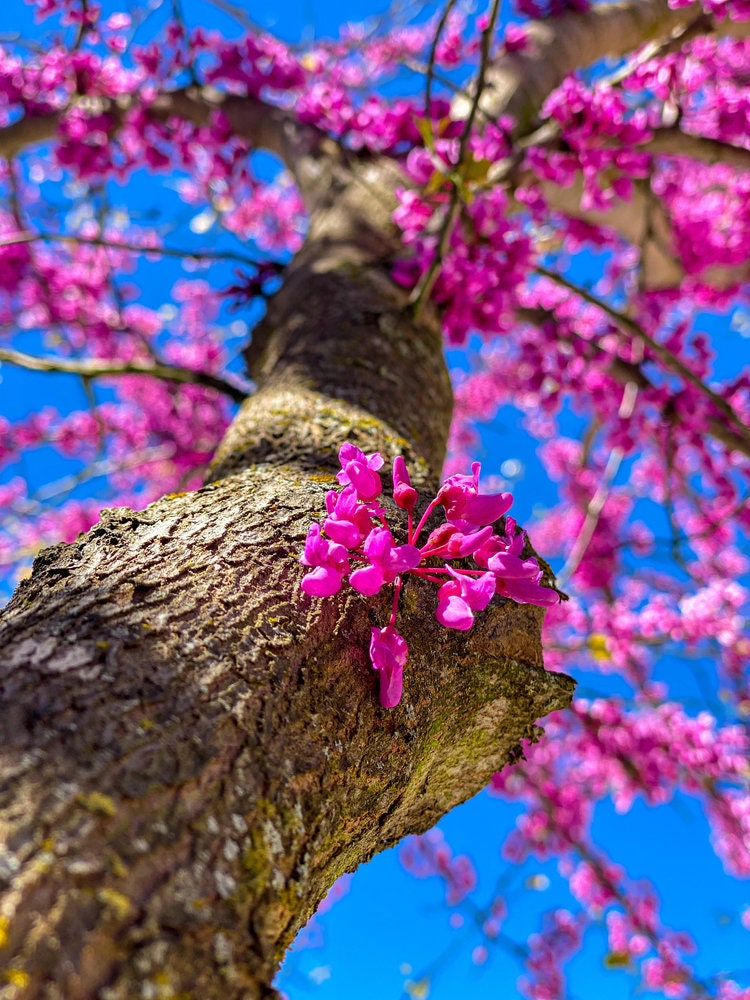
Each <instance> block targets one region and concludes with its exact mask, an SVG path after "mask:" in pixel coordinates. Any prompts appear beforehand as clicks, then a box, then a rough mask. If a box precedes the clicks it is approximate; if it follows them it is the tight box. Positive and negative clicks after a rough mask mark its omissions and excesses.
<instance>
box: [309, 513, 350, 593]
mask: <svg viewBox="0 0 750 1000" xmlns="http://www.w3.org/2000/svg"><path fill="white" fill-rule="evenodd" d="M300 562H301V563H302V565H303V566H312V567H314V568H313V570H312V572H311V573H308V574H307V575H306V576H304V577H303V578H302V582H301V584H300V587H301V588H302V590H303V591H304V592H305V593H306V594H310V596H311V597H331V596H332V595H333V594H337V593H338V592H339V591H340V590H341V583H342V580H343V578H344V576H345V574H346V573H348V572H349V559H348V553H347V551H346V549H345V548H344V546H343V545H339V544H338V542H329V541H328V539H327V538H322V537H321V534H320V525H319V524H311V525H310V530H309V531H308V533H307V538H306V539H305V551H304V553H303V554H302V556H301V557H300Z"/></svg>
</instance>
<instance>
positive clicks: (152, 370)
mask: <svg viewBox="0 0 750 1000" xmlns="http://www.w3.org/2000/svg"><path fill="white" fill-rule="evenodd" d="M2 362H4V363H5V364H9V365H15V366H16V367H17V368H25V369H26V370H27V371H35V372H58V373H62V374H66V375H82V376H83V377H85V378H104V377H108V376H112V375H150V376H151V377H152V378H159V379H162V380H164V381H166V382H177V383H178V384H180V385H202V386H204V387H205V388H207V389H213V390H214V391H216V392H220V393H222V394H223V395H225V396H229V398H230V399H233V400H234V401H235V402H236V403H241V402H243V401H244V400H245V399H246V398H247V393H246V392H244V391H243V390H242V389H240V388H239V387H238V386H236V385H232V383H231V382H227V381H226V380H225V379H223V378H221V377H220V376H219V375H212V374H211V373H210V372H202V371H194V370H193V369H192V368H180V367H179V366H177V365H169V364H166V363H164V362H155V363H153V364H139V363H138V362H137V361H97V360H89V359H85V358H81V359H73V360H69V359H67V358H51V357H46V358H39V357H35V356H34V355H31V354H23V353H22V352H21V351H14V350H9V349H7V348H4V347H3V348H0V363H2Z"/></svg>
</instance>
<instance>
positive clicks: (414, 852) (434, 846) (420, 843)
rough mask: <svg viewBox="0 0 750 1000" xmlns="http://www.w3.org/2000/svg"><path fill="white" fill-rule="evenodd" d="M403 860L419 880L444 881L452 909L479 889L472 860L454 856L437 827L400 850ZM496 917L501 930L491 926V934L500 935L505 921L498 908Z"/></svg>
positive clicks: (400, 857)
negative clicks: (438, 879)
mask: <svg viewBox="0 0 750 1000" xmlns="http://www.w3.org/2000/svg"><path fill="white" fill-rule="evenodd" d="M399 859H400V861H401V864H402V865H403V866H404V868H406V870H407V871H408V872H409V873H410V874H411V875H413V876H414V877H415V878H435V877H437V878H440V879H442V880H443V882H444V883H445V902H446V904H447V905H448V906H457V905H458V904H459V903H461V902H462V901H463V900H464V899H466V897H467V896H468V895H469V894H470V893H471V892H473V891H474V889H475V888H476V885H477V873H476V869H475V868H474V865H473V864H472V861H471V859H470V858H469V857H467V856H466V855H465V854H459V855H457V856H454V855H453V851H452V850H451V848H450V846H449V845H448V844H447V843H446V841H445V838H444V837H443V835H442V833H441V831H440V830H439V828H437V827H435V828H434V829H432V830H430V831H429V832H428V833H426V834H424V835H422V836H420V837H410V838H409V839H408V840H407V841H406V842H405V844H404V845H403V847H402V848H401V850H400V851H399ZM493 917H494V920H495V922H496V923H497V929H496V928H495V925H490V931H493V930H494V931H495V933H497V930H498V929H499V922H500V920H501V911H500V910H499V908H497V907H496V908H495V913H493Z"/></svg>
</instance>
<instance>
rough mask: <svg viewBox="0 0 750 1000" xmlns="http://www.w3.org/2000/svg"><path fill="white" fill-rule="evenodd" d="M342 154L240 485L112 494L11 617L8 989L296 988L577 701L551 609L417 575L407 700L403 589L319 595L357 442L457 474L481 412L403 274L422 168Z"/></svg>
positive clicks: (230, 453)
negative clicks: (316, 915)
mask: <svg viewBox="0 0 750 1000" xmlns="http://www.w3.org/2000/svg"><path fill="white" fill-rule="evenodd" d="M313 166H315V170H313V171H312V174H311V176H313V175H314V176H315V178H316V181H315V184H316V185H317V188H316V190H317V194H316V196H315V199H314V209H313V210H312V211H311V223H310V236H309V238H308V241H307V243H306V246H305V248H304V249H303V251H302V253H301V254H300V256H299V258H298V259H297V261H295V263H294V265H293V266H292V268H291V270H290V274H289V276H288V279H287V281H286V282H285V284H284V287H283V288H282V290H281V291H280V292H279V294H278V295H277V297H276V299H275V300H274V301H273V302H272V304H271V307H270V309H269V314H268V317H267V319H266V321H265V322H264V324H263V327H262V329H261V330H258V331H256V333H255V335H254V342H253V344H252V345H251V349H250V350H249V352H248V360H249V363H250V365H251V368H252V371H253V374H254V376H255V377H256V378H257V380H258V383H259V390H258V392H257V393H256V394H255V395H254V396H253V397H252V398H250V399H249V400H248V401H247V402H246V403H245V404H244V405H243V408H242V410H241V411H240V414H239V415H238V418H237V420H236V421H235V424H234V425H233V427H232V428H231V429H230V432H229V434H228V435H227V439H226V441H225V442H224V444H223V446H222V448H221V449H220V451H219V454H218V456H217V459H216V463H215V466H214V470H213V481H212V482H210V483H209V484H207V485H206V486H204V487H203V489H201V490H199V491H198V492H196V493H192V494H185V495H176V496H170V497H165V498H164V499H162V500H160V501H158V502H157V503H154V504H152V505H151V506H150V507H148V508H147V509H146V510H144V511H142V512H135V511H131V510H128V509H121V510H113V511H106V512H104V514H103V516H102V520H101V523H100V524H98V525H96V526H95V527H94V528H93V529H92V530H91V531H90V532H89V533H88V534H87V535H85V536H81V537H79V538H78V539H77V541H75V542H74V543H73V544H70V545H57V546H54V547H53V548H51V549H48V550H46V551H45V552H43V553H42V554H41V555H40V556H39V557H38V559H37V560H36V562H35V564H34V571H33V574H32V576H31V578H30V579H29V580H27V581H24V582H23V583H22V584H21V586H20V587H19V588H18V591H17V592H16V594H15V596H14V598H13V600H12V602H11V604H10V605H9V606H8V608H7V609H6V611H5V613H4V615H3V619H2V624H1V625H0V649H1V650H2V653H1V654H0V682H1V683H2V703H1V707H0V804H1V807H2V818H1V819H0V963H1V965H2V967H3V968H4V980H3V981H2V983H0V997H1V998H3V1000H11V998H12V1000H27V998H31V997H34V998H38V997H45V998H50V1000H51V998H56V1000H84V998H87V1000H88V998H94V997H99V998H101V1000H132V998H135V997H154V998H158V997H180V998H194V1000H212V998H214V997H216V998H221V1000H230V998H237V1000H239V998H250V1000H253V998H260V997H266V996H272V995H273V993H274V991H273V989H272V987H271V986H270V983H271V979H272V977H273V975H274V972H275V970H276V968H277V967H278V964H279V962H280V960H281V958H282V956H283V953H284V950H285V948H286V947H287V946H288V944H289V943H290V941H291V940H292V938H293V936H294V934H295V932H296V931H297V930H298V928H299V927H300V926H301V925H302V924H303V923H304V921H305V920H307V918H308V917H309V916H310V915H311V914H312V912H313V911H314V909H315V907H316V906H317V904H318V903H319V902H320V900H321V899H322V897H323V896H324V894H325V893H326V891H327V889H328V888H329V887H330V885H331V884H332V882H333V881H334V879H335V878H336V877H337V876H339V875H341V874H342V873H343V872H345V871H351V870H353V869H354V868H355V867H356V866H357V865H359V864H360V863H361V862H363V861H366V860H367V859H368V858H370V857H371V856H372V855H373V854H375V853H377V852H378V851H380V850H382V849H383V848H384V847H387V846H390V845H392V844H394V843H396V842H397V841H398V840H400V839H401V838H402V837H404V836H405V835H407V834H409V833H415V832H419V831H423V830H425V829H427V828H428V827H429V826H430V825H432V824H433V823H434V822H435V821H436V820H437V819H438V818H439V817H440V816H441V815H443V814H444V813H445V812H446V811H447V810H448V809H450V808H452V807H453V806H455V805H457V804H458V803H459V802H461V801H463V800H464V799H466V798H467V797H468V796H470V795H472V794H473V793H475V792H476V791H478V790H479V789H480V788H481V787H482V786H483V785H484V784H485V783H486V782H487V780H488V778H489V777H490V775H491V774H492V773H493V771H496V770H498V769H499V768H501V767H502V766H503V765H504V764H506V763H507V762H508V761H509V760H512V759H514V758H515V757H517V756H518V754H519V753H520V743H519V741H520V740H521V739H524V738H525V739H530V740H535V739H537V738H538V736H539V735H540V733H541V730H540V729H539V728H538V727H537V726H536V725H535V722H536V720H537V719H538V718H539V717H540V716H542V715H544V714H546V713H547V712H550V711H552V710H554V709H558V708H561V707H563V706H564V705H566V704H567V702H568V701H569V699H570V695H571V691H572V682H571V681H570V679H569V678H567V677H565V676H563V675H559V674H548V673H546V672H545V671H544V669H543V666H542V652H541V645H540V624H541V617H542V612H541V611H540V610H539V609H537V608H534V607H530V606H519V605H516V604H514V603H513V602H509V601H508V602H501V601H500V600H498V599H496V600H495V601H494V602H493V604H492V606H491V607H490V608H489V609H488V611H487V612H485V613H484V614H483V615H482V616H480V617H479V618H478V620H477V623H476V625H475V626H474V628H473V629H472V631H471V632H469V633H459V632H453V631H449V630H447V629H444V628H442V627H440V626H439V625H438V624H437V622H436V621H435V617H434V608H435V597H434V587H431V586H430V585H429V584H425V583H422V582H420V581H418V580H417V581H414V580H412V579H411V578H410V579H409V581H408V583H407V585H406V587H405V590H404V593H403V595H402V605H401V611H400V618H399V628H400V630H401V631H402V632H403V634H404V636H405V637H406V639H407V641H408V643H409V648H410V651H411V660H410V663H409V665H408V667H407V673H406V678H405V693H404V698H403V700H402V702H401V704H400V705H399V706H398V707H397V708H396V709H393V710H390V711H388V710H385V709H382V708H381V707H380V706H379V704H378V698H377V691H376V687H377V685H376V676H375V674H374V672H373V671H372V669H371V668H370V666H369V661H368V656H367V647H368V643H369V636H370V626H371V625H373V624H380V625H382V624H385V622H386V620H387V617H388V611H389V604H390V596H389V595H387V594H383V595H381V596H379V597H377V598H375V599H364V598H361V597H358V596H357V595H354V594H353V593H351V594H349V595H343V594H342V595H340V596H339V597H337V598H331V599H328V600H326V601H317V600H311V599H309V598H307V597H306V596H305V595H304V594H302V593H301V592H300V590H299V588H298V583H299V579H300V577H301V574H302V568H301V567H300V566H299V564H298V557H299V553H300V551H301V549H302V545H303V540H304V537H305V534H306V532H307V528H308V525H309V524H310V523H311V521H313V520H315V519H317V518H319V516H320V514H321V512H322V511H323V509H324V498H325V494H326V491H327V490H328V489H330V488H332V487H333V486H335V485H336V483H335V479H334V471H335V469H336V467H337V462H336V453H337V451H338V448H339V446H340V444H341V443H342V442H343V441H344V440H347V439H348V440H351V441H354V442H355V443H356V444H357V445H359V446H360V447H362V448H363V449H365V450H368V451H369V450H374V449H378V450H380V451H382V452H383V453H384V454H385V455H386V457H387V458H388V459H392V458H393V457H394V456H395V455H396V454H399V453H400V454H404V455H405V456H406V458H407V460H408V461H409V462H410V465H411V467H412V468H413V469H414V470H415V471H416V479H417V485H419V486H420V487H421V488H422V489H424V490H429V489H431V488H432V489H434V487H435V485H436V482H435V477H436V474H437V473H438V472H439V468H440V465H441V462H442V459H443V453H444V448H445V438H446V433H447V428H448V424H449V419H450V409H451V399H450V386H449V383H448V379H447V374H446V372H445V368H444V363H443V360H442V351H441V343H440V336H439V331H438V330H437V328H436V326H435V325H434V324H433V325H430V324H429V323H426V322H425V323H423V324H420V325H417V324H415V323H414V322H412V321H411V320H410V319H409V318H408V316H407V313H406V312H405V310H404V302H403V301H402V298H401V297H400V293H399V292H398V291H397V290H396V289H395V287H394V286H393V285H392V284H391V283H390V281H389V278H388V258H389V256H390V254H391V253H392V252H393V249H394V247H395V243H394V237H393V234H392V233H391V232H390V230H389V227H388V224H387V222H386V221H384V220H387V218H388V215H389V212H390V208H389V199H390V191H391V189H392V185H393V169H394V168H392V167H386V166H384V165H382V164H377V163H368V162H367V161H361V162H359V163H358V164H357V165H356V167H352V165H351V164H346V163H345V162H344V161H343V160H342V159H341V158H340V157H337V156H333V155H331V154H330V151H329V154H327V157H326V158H325V160H321V159H319V160H318V161H317V163H316V164H313ZM315 171H317V173H316V172H315ZM310 190H311V189H310ZM308 193H309V191H308ZM378 199H380V201H378ZM427 495H428V494H427V493H426V494H425V496H427ZM394 509H395V508H394Z"/></svg>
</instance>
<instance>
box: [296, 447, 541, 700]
mask: <svg viewBox="0 0 750 1000" xmlns="http://www.w3.org/2000/svg"><path fill="white" fill-rule="evenodd" d="M339 461H340V463H341V470H340V471H339V472H338V473H337V476H336V478H337V479H338V481H339V483H341V485H342V486H343V487H344V489H343V490H341V491H340V492H338V493H337V492H336V491H335V490H331V491H330V492H329V493H328V494H327V496H326V511H327V517H326V518H325V521H324V524H323V527H324V530H325V532H326V534H327V535H328V538H324V537H323V536H322V535H321V530H320V527H319V525H317V524H314V525H313V526H312V527H311V528H310V531H309V533H308V536H307V541H306V542H305V551H304V554H303V556H302V558H301V560H300V561H301V562H302V563H303V564H304V565H305V566H310V567H311V572H310V573H308V574H307V575H306V576H305V577H304V578H303V580H302V590H303V591H304V593H306V594H310V595H312V596H313V597H331V596H332V595H334V594H337V593H338V592H339V590H340V589H341V584H342V581H343V578H344V576H346V575H347V574H348V575H349V583H350V585H351V586H352V588H353V589H354V590H356V591H358V592H359V593H360V594H364V595H365V596H366V597H372V596H374V595H375V594H377V593H378V592H379V591H380V589H381V588H382V587H383V586H384V585H385V584H393V601H392V604H391V614H390V618H389V619H388V624H387V625H386V626H385V628H382V629H379V628H373V629H372V639H371V641H370V659H371V660H372V665H373V667H374V668H375V669H376V670H378V671H380V702H381V704H382V705H383V706H384V707H385V708H393V707H394V706H396V705H397V704H398V702H399V701H400V699H401V689H402V678H403V669H404V665H405V663H406V660H407V656H408V649H407V645H406V641H405V640H404V638H403V637H402V636H401V635H399V633H398V632H397V631H396V629H395V625H396V621H397V618H398V613H399V599H400V595H401V591H402V589H403V585H404V577H405V576H406V575H407V574H408V573H414V575H415V576H419V577H420V578H421V579H423V580H427V581H430V582H431V583H436V584H438V585H439V589H438V595H437V596H438V604H437V610H436V612H435V615H436V618H437V620H438V621H439V622H440V624H441V625H445V627H446V628H452V629H457V630H459V631H462V632H464V631H466V630H468V629H470V628H471V626H472V625H473V624H474V614H475V612H477V611H484V609H485V608H486V607H487V605H488V604H489V603H490V601H491V600H492V598H493V597H494V595H495V594H500V595H501V596H502V597H506V598H511V599H512V600H514V601H518V602H519V603H521V604H537V605H540V606H541V607H548V606H550V605H552V604H557V602H558V601H559V596H558V594H557V593H556V592H555V591H554V590H551V589H549V588H547V587H544V586H542V584H541V582H540V581H541V579H542V575H543V574H542V570H541V569H540V567H539V563H538V562H537V560H536V559H534V558H533V557H530V558H528V559H524V558H523V548H524V544H525V538H526V536H525V534H524V533H523V532H522V531H517V529H516V522H515V521H514V520H513V518H512V517H507V518H506V519H505V533H504V535H496V534H495V529H494V528H493V527H492V522H493V521H495V520H497V518H499V517H502V515H503V514H505V512H506V511H507V510H508V508H509V507H510V505H511V503H512V502H513V497H512V496H511V495H510V493H493V494H480V493H479V470H480V466H479V462H475V463H474V465H473V466H472V475H470V476H451V478H450V479H447V480H446V481H445V482H444V483H443V486H442V488H441V489H440V491H439V492H438V494H437V496H436V497H435V498H434V499H433V500H432V501H431V502H430V503H429V504H428V505H427V507H426V509H425V510H424V512H423V513H422V516H421V518H420V519H419V521H418V523H416V524H415V521H416V518H414V508H415V507H416V504H417V501H418V499H419V494H418V492H417V490H416V489H414V487H413V486H412V485H411V479H410V478H409V472H408V470H407V468H406V463H405V461H404V459H403V458H402V457H401V456H398V457H397V458H395V459H394V462H393V501H394V503H395V504H396V506H397V507H400V508H401V510H405V511H407V514H408V517H407V519H406V520H407V524H406V544H404V545H396V543H395V541H394V538H393V534H392V533H391V529H390V527H389V526H388V521H387V515H388V508H387V507H386V506H385V505H383V504H381V503H380V502H379V501H378V499H377V498H378V497H379V496H380V494H381V493H382V484H381V481H380V476H379V474H378V470H379V469H380V468H381V466H382V465H383V458H382V456H381V455H379V454H378V453H377V452H375V453H374V454H372V455H366V454H365V453H364V452H363V451H361V450H360V449H359V448H357V447H356V445H353V444H352V443H351V442H349V441H347V442H346V443H345V444H343V445H342V446H341V449H340V451H339ZM440 506H442V507H444V509H445V517H446V520H445V522H444V523H443V524H441V525H440V526H439V527H437V528H435V529H434V530H433V531H432V532H430V535H429V537H428V538H427V540H426V541H425V542H424V543H423V544H422V545H420V544H419V539H420V536H421V534H422V531H423V530H424V529H425V528H426V526H427V524H428V522H429V520H430V517H431V516H433V515H434V512H435V510H436V509H437V508H438V507H440ZM468 558H473V560H474V568H470V567H468V566H466V565H465V563H464V564H463V565H459V566H458V567H455V568H454V567H453V566H450V565H448V563H447V562H445V560H452V559H460V560H466V559H468ZM350 559H351V560H352V561H356V562H358V563H359V565H357V566H356V568H355V569H354V570H353V571H352V570H351V567H350V564H349V560H350ZM438 561H440V562H443V563H444V564H443V566H442V567H441V566H438V565H437V563H438ZM477 566H478V567H479V569H477V568H476V567H477ZM483 571H484V572H483Z"/></svg>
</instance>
